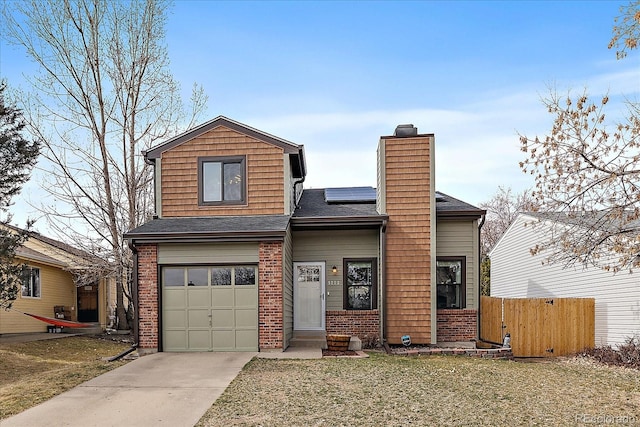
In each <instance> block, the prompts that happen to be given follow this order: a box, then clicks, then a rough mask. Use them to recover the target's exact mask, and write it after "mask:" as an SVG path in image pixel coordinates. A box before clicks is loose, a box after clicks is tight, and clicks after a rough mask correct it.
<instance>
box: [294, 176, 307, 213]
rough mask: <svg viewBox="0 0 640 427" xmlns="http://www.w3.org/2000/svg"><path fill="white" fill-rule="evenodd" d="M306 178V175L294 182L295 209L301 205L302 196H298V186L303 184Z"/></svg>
mask: <svg viewBox="0 0 640 427" xmlns="http://www.w3.org/2000/svg"><path fill="white" fill-rule="evenodd" d="M305 178H306V177H304V176H303V177H302V178H301V179H299V180H297V181H295V182H294V183H293V199H294V200H295V202H294V205H295V209H298V208H299V207H300V198H301V197H297V196H296V186H297V185H298V184H302V183H303V182H304V179H305ZM300 196H302V193H300Z"/></svg>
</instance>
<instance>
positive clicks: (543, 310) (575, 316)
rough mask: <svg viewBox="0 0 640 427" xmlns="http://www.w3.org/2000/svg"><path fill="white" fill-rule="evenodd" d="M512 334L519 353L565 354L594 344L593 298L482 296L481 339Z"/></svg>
mask: <svg viewBox="0 0 640 427" xmlns="http://www.w3.org/2000/svg"><path fill="white" fill-rule="evenodd" d="M507 333H509V334H510V335H511V347H512V349H513V355H514V356H516V357H549V356H565V355H568V354H571V353H575V352H578V351H581V350H583V349H584V348H586V347H593V346H594V344H595V299H594V298H494V297H486V296H483V297H481V299H480V339H481V340H483V341H487V342H492V343H500V344H501V343H502V342H503V339H504V336H505V334H507Z"/></svg>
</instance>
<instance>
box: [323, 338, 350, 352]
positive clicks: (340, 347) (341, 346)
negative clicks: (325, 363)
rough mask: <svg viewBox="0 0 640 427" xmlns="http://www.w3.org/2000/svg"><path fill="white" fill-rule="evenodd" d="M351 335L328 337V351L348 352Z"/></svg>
mask: <svg viewBox="0 0 640 427" xmlns="http://www.w3.org/2000/svg"><path fill="white" fill-rule="evenodd" d="M349 341H351V335H327V349H328V350H330V351H347V350H348V349H349Z"/></svg>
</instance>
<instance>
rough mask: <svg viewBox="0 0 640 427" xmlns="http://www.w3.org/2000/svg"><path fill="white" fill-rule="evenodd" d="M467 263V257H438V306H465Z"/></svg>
mask: <svg viewBox="0 0 640 427" xmlns="http://www.w3.org/2000/svg"><path fill="white" fill-rule="evenodd" d="M465 264H466V259H465V257H438V258H437V260H436V283H437V292H438V308H465V303H466V302H465V294H466V273H465Z"/></svg>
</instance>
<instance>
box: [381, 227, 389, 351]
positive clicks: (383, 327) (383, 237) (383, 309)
mask: <svg viewBox="0 0 640 427" xmlns="http://www.w3.org/2000/svg"><path fill="white" fill-rule="evenodd" d="M388 221H389V220H387V219H385V220H384V221H383V222H382V227H381V230H380V231H381V233H380V279H381V280H380V290H381V291H384V292H379V295H380V308H381V310H380V344H381V345H385V344H386V342H387V325H386V314H387V298H386V292H387V282H386V269H385V266H386V264H387V260H386V258H385V256H386V247H387V222H388Z"/></svg>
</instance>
